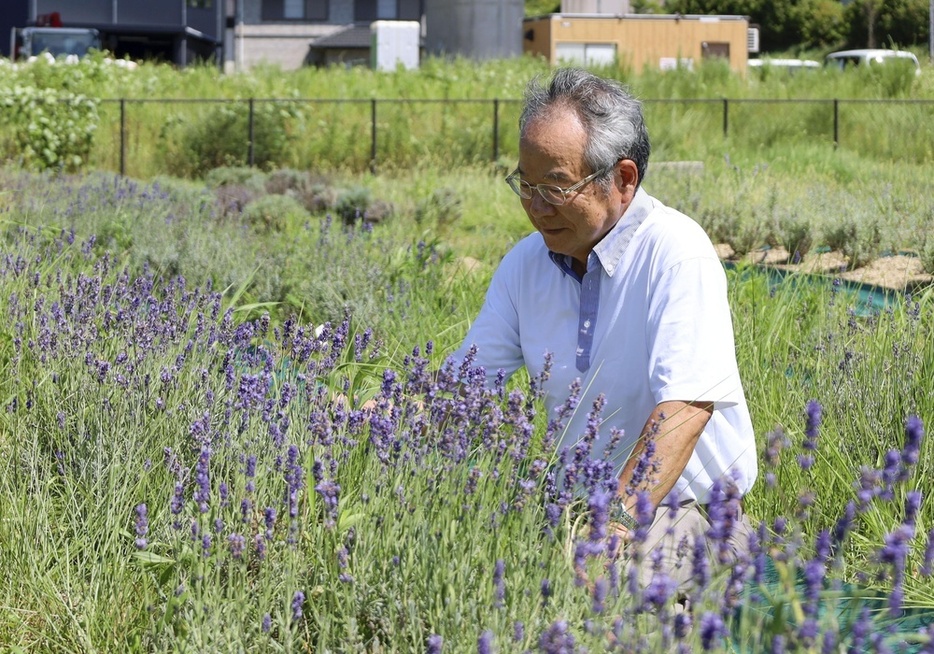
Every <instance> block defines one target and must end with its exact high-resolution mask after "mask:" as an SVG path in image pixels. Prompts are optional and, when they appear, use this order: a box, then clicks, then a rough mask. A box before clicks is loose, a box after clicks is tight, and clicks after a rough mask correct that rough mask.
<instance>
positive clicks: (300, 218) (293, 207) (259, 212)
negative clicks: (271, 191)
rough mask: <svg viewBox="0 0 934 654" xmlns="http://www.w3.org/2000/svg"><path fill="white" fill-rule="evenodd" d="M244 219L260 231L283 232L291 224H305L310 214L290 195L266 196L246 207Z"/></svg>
mask: <svg viewBox="0 0 934 654" xmlns="http://www.w3.org/2000/svg"><path fill="white" fill-rule="evenodd" d="M243 218H244V220H245V221H246V222H247V223H248V224H249V225H250V226H251V227H253V229H256V230H258V231H261V232H281V231H283V230H284V229H285V227H286V225H288V224H290V223H292V224H295V223H301V222H304V221H305V220H306V219H307V218H308V212H307V211H306V210H305V207H303V206H302V204H301V203H300V202H299V201H298V200H296V199H295V198H292V197H289V196H288V195H264V196H263V197H261V198H257V199H256V200H253V201H252V202H250V203H249V204H247V205H246V207H244V209H243Z"/></svg>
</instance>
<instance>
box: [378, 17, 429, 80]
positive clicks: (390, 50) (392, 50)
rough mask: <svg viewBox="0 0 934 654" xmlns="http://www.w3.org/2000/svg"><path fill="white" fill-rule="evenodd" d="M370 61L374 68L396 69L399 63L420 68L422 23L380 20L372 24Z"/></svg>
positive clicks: (410, 67) (411, 67) (405, 66)
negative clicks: (419, 55)
mask: <svg viewBox="0 0 934 654" xmlns="http://www.w3.org/2000/svg"><path fill="white" fill-rule="evenodd" d="M370 34H371V46H370V63H371V66H372V67H373V69H374V70H388V71H392V70H395V69H396V68H397V67H398V66H399V65H401V66H402V67H403V68H407V69H409V70H412V69H415V68H418V54H419V52H418V51H419V39H420V38H421V24H420V23H419V22H418V21H414V20H378V21H376V22H374V23H372V24H371V25H370Z"/></svg>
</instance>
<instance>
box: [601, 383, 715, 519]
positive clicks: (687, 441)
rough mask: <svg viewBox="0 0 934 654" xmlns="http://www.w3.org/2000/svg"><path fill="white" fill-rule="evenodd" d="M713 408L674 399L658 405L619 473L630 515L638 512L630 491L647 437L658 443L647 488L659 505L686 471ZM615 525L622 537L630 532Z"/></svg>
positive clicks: (620, 493) (620, 494)
mask: <svg viewBox="0 0 934 654" xmlns="http://www.w3.org/2000/svg"><path fill="white" fill-rule="evenodd" d="M712 411H713V405H712V404H711V403H710V402H682V401H677V400H673V401H668V402H661V403H659V404H658V405H656V407H655V410H653V411H652V415H651V416H649V419H648V420H646V422H645V426H644V427H643V428H642V437H641V438H640V439H639V441H638V442H637V443H636V446H635V447H634V448H633V451H632V454H631V455H630V456H629V460H628V461H626V464H625V465H624V466H623V470H622V472H621V473H620V476H619V491H618V500H619V501H621V502H622V503H623V506H624V507H625V508H626V511H627V512H628V513H629V514H630V515H632V516H635V515H636V511H635V504H636V498H635V496H634V495H633V496H630V495H628V494H627V492H626V491H627V489H628V488H629V486H630V483H631V482H632V475H633V472H634V470H635V468H636V465H637V463H638V462H639V457H640V456H641V454H642V452H643V450H644V448H645V443H646V439H647V438H650V439H652V441H653V442H654V444H655V454H654V457H653V462H654V463H655V468H656V472H655V476H654V479H652V480H650V483H649V485H648V486H647V487H644V488H645V490H648V491H649V499H650V501H651V503H652V506H653V507H657V506H658V505H659V504H661V502H662V501H663V500H664V499H665V497H667V496H668V493H669V492H671V489H672V488H674V486H675V483H676V482H677V481H678V478H679V477H680V476H681V473H682V472H684V468H685V467H686V466H687V464H688V461H689V460H690V459H691V455H692V454H693V453H694V446H695V445H697V441H698V439H699V438H700V435H701V434H702V433H703V431H704V427H706V426H707V421H708V420H710V415H711V413H712ZM640 489H641V488H640ZM637 490H639V489H637ZM614 528H615V529H616V532H617V533H619V534H620V535H621V536H625V535H626V531H627V530H626V528H625V527H624V526H623V525H618V524H615V523H614Z"/></svg>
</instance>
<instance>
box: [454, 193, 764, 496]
mask: <svg viewBox="0 0 934 654" xmlns="http://www.w3.org/2000/svg"><path fill="white" fill-rule="evenodd" d="M471 344H475V345H476V346H477V348H478V351H477V357H476V365H478V366H483V367H484V368H485V370H486V374H487V378H488V380H489V381H490V382H491V383H492V381H493V379H495V377H496V374H497V371H498V370H499V369H503V370H505V371H506V374H507V376H508V375H511V374H512V373H514V372H515V371H516V370H518V369H519V368H520V367H521V366H525V367H526V368H527V369H528V371H529V374H530V375H531V376H532V377H533V378H535V377H537V376H538V375H539V374H540V373H541V371H542V369H543V367H544V365H545V356H546V353H550V354H551V355H552V356H553V362H552V366H551V373H550V377H549V379H548V381H547V382H546V383H545V387H544V390H545V406H546V408H547V410H548V415H549V420H550V419H552V418H554V417H555V415H556V411H557V410H558V409H559V408H560V407H561V405H562V404H563V403H564V402H565V401H566V400H567V398H568V395H569V388H570V386H571V384H572V383H573V382H574V381H575V380H578V379H579V380H580V386H581V389H582V391H581V395H580V402H579V403H578V407H577V410H576V412H575V413H574V415H573V416H572V417H571V418H570V419H569V420H568V421H566V428H565V429H564V430H563V436H562V437H561V441H560V443H559V447H564V446H569V447H571V448H572V449H573V447H574V445H575V444H576V443H577V442H578V440H579V439H580V438H581V437H582V436H583V435H584V433H585V429H586V426H587V414H588V413H589V412H590V411H591V408H592V407H593V403H594V400H595V399H596V398H597V396H598V395H599V394H601V393H602V394H603V395H604V396H605V397H606V406H605V408H604V410H603V413H602V423H601V425H600V431H599V436H598V438H597V440H596V442H595V443H594V447H593V452H592V454H591V456H593V457H601V456H602V455H603V451H604V448H605V446H606V444H607V442H608V441H609V439H610V432H611V429H612V428H613V427H616V428H619V429H622V430H624V438H623V440H622V443H621V444H620V446H618V447H617V448H616V451H615V454H614V456H613V459H614V463H615V465H616V469H617V471H619V470H620V469H621V468H622V465H623V464H624V463H625V462H626V460H627V459H628V458H629V454H630V452H631V451H632V447H633V446H634V444H635V440H636V439H637V438H638V437H639V434H640V432H641V431H642V428H643V426H644V425H645V421H646V420H647V419H648V417H649V415H650V414H651V413H652V411H653V409H654V408H655V406H656V405H657V404H659V403H660V402H664V401H667V400H681V401H685V402H694V401H700V402H712V403H713V405H714V411H713V415H712V417H711V419H710V421H709V422H708V424H707V427H706V429H705V430H704V433H703V434H702V435H701V437H700V440H699V442H698V444H697V447H696V448H695V450H694V453H693V455H692V456H691V459H690V462H689V463H688V465H687V467H686V468H685V470H684V472H683V474H682V475H681V477H680V479H679V480H678V482H677V485H676V487H675V490H676V491H677V492H678V494H679V496H680V499H682V500H688V499H693V500H697V501H699V502H701V503H706V502H707V501H708V499H709V489H710V487H711V485H712V484H713V481H714V480H715V479H718V478H720V477H722V476H723V475H725V474H726V473H728V472H730V471H732V472H733V475H734V477H735V478H736V479H737V483H738V485H739V489H740V492H742V493H745V492H746V491H748V490H749V488H750V487H751V486H752V484H753V482H754V481H755V478H756V475H757V465H756V443H755V437H754V434H753V430H752V423H751V421H750V418H749V410H748V408H747V406H746V400H745V397H744V395H743V389H742V386H741V383H740V378H739V371H738V369H737V366H736V354H735V349H734V348H735V345H734V341H733V325H732V320H731V316H730V309H729V305H728V303H727V294H726V275H725V273H724V271H723V265H722V264H721V262H720V260H719V258H718V257H717V254H716V252H715V251H714V248H713V245H712V244H711V242H710V239H709V238H708V237H707V235H706V234H705V233H704V231H703V229H701V227H700V226H699V225H698V224H697V223H696V222H694V221H693V220H691V219H690V218H688V217H687V216H685V215H684V214H682V213H680V212H678V211H675V210H674V209H671V208H669V207H666V206H665V205H663V204H662V203H661V202H659V201H658V200H656V199H655V198H653V197H651V196H649V195H648V194H647V193H646V192H645V191H644V190H642V189H641V188H640V189H639V191H638V192H637V193H636V195H635V198H634V199H633V202H632V203H631V204H630V206H629V208H628V209H627V210H626V213H625V214H623V216H622V218H620V220H619V222H618V223H617V224H616V226H615V227H614V228H613V229H612V230H611V231H610V232H609V233H608V234H607V235H606V236H605V237H604V238H603V239H602V240H601V241H600V242H599V243H598V244H597V245H596V246H595V247H594V250H593V252H591V254H590V257H589V259H588V262H587V273H586V274H585V275H584V277H583V279H580V280H579V279H578V278H577V276H576V275H575V274H574V273H573V272H572V271H571V268H570V265H569V263H568V261H567V260H566V258H565V257H563V256H562V255H556V254H554V253H552V252H549V251H548V249H547V248H546V247H545V244H544V241H543V239H542V237H541V235H540V234H539V233H538V232H536V233H534V234H531V235H530V236H528V237H526V238H524V239H523V240H522V241H520V242H519V243H518V244H517V245H516V246H515V247H514V248H513V249H512V250H511V251H510V252H509V253H508V254H507V255H506V256H505V257H504V258H503V260H502V262H501V264H500V266H499V268H498V269H497V271H496V273H495V274H494V276H493V280H492V282H491V284H490V288H489V290H488V291H487V295H486V300H485V302H484V305H483V308H482V309H481V310H480V313H479V315H478V316H477V319H476V320H475V321H474V323H473V324H472V325H471V328H470V331H469V332H468V334H467V337H466V338H465V339H464V343H463V345H462V346H461V348H460V349H459V350H458V351H457V352H456V353H455V354H454V356H455V357H456V359H457V360H458V361H460V360H462V359H463V357H464V354H465V353H466V350H467V348H468V347H469V346H470V345H471Z"/></svg>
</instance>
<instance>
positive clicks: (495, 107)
mask: <svg viewBox="0 0 934 654" xmlns="http://www.w3.org/2000/svg"><path fill="white" fill-rule="evenodd" d="M497 159H499V98H493V163H494V164H495V163H496V160H497Z"/></svg>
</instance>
